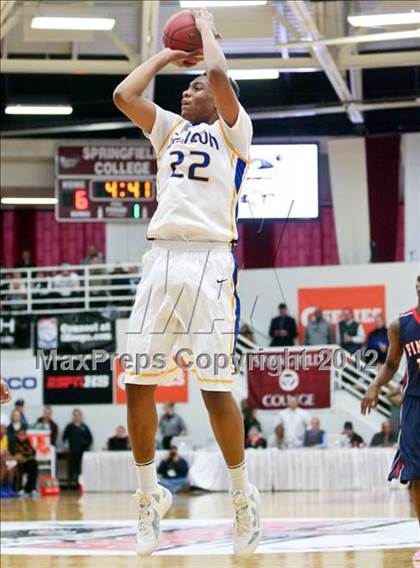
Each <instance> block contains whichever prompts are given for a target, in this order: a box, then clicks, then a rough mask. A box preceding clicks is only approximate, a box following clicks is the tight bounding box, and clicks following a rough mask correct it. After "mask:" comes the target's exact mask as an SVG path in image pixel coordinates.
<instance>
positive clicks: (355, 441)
mask: <svg viewBox="0 0 420 568" xmlns="http://www.w3.org/2000/svg"><path fill="white" fill-rule="evenodd" d="M343 436H344V441H345V445H346V446H348V447H350V448H359V447H360V446H363V445H364V441H363V438H362V437H361V436H359V434H356V432H355V431H354V430H353V423H352V422H344V430H343Z"/></svg>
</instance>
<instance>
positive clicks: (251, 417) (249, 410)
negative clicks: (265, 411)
mask: <svg viewBox="0 0 420 568" xmlns="http://www.w3.org/2000/svg"><path fill="white" fill-rule="evenodd" d="M242 414H243V417H244V433H245V438H247V436H248V435H249V431H250V429H251V428H256V429H257V430H258V431H259V432H261V431H262V428H261V423H260V421H259V420H258V419H257V409H256V408H254V407H253V406H249V405H247V406H246V408H244V409H243V410H242Z"/></svg>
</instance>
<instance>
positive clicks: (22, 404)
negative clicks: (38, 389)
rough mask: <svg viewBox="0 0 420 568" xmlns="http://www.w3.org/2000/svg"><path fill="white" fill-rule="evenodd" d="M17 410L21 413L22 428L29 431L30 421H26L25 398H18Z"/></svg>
mask: <svg viewBox="0 0 420 568" xmlns="http://www.w3.org/2000/svg"><path fill="white" fill-rule="evenodd" d="M15 409H16V410H18V411H19V412H20V416H21V420H22V426H23V427H24V428H25V429H27V428H28V421H27V420H26V416H25V401H24V400H23V398H18V399H17V400H16V402H15Z"/></svg>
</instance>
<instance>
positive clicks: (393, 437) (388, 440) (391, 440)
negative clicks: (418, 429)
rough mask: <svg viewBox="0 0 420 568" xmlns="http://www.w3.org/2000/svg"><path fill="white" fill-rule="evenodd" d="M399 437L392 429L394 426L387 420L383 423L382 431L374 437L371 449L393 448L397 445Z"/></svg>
mask: <svg viewBox="0 0 420 568" xmlns="http://www.w3.org/2000/svg"><path fill="white" fill-rule="evenodd" d="M397 440H398V436H397V434H395V432H394V431H393V429H392V424H391V421H390V420H385V421H384V422H382V429H381V431H380V432H377V433H376V434H374V435H373V438H372V440H371V442H370V447H371V448H374V447H377V446H382V447H388V446H393V445H394V444H396V443H397Z"/></svg>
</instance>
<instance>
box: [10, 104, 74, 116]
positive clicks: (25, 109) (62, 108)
mask: <svg viewBox="0 0 420 568" xmlns="http://www.w3.org/2000/svg"><path fill="white" fill-rule="evenodd" d="M4 112H5V113H6V114H20V115H36V114H37V115H58V114H59V115H68V114H71V113H72V112H73V107H71V106H69V105H7V106H6V108H5V110H4Z"/></svg>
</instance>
